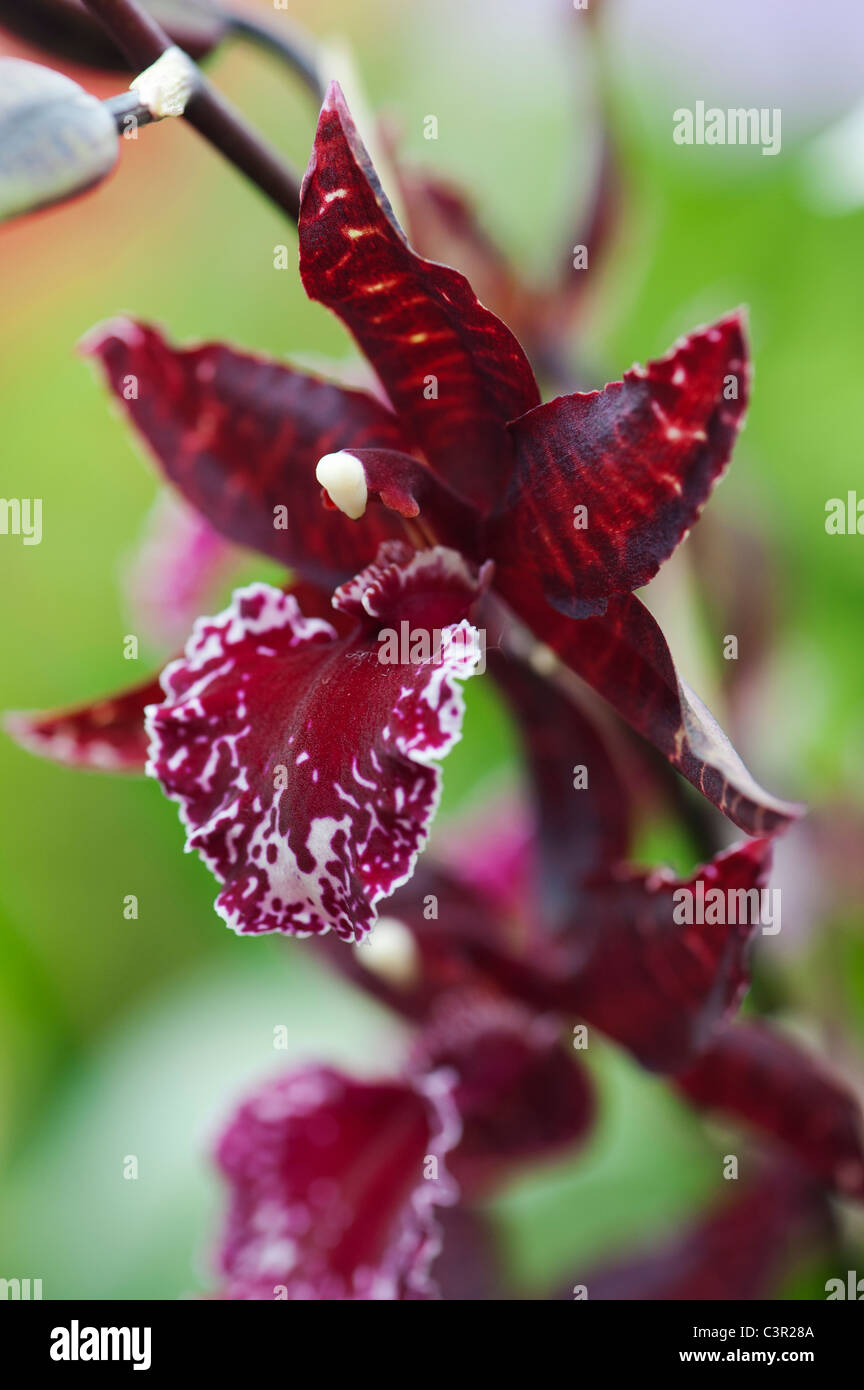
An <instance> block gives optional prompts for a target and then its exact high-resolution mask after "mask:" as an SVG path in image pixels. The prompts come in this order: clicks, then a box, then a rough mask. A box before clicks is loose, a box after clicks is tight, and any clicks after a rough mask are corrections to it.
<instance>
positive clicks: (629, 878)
mask: <svg viewBox="0 0 864 1390" xmlns="http://www.w3.org/2000/svg"><path fill="white" fill-rule="evenodd" d="M770 855H771V842H770V841H769V840H751V841H748V842H746V843H744V844H741V845H738V846H736V847H734V848H733V849H730V850H727V851H726V852H725V853H724V854H721V855H718V856H717V857H716V858H715V859H713V860H712V861H711V862H710V863H709V864H705V865H703V867H702V868H701V869H699V870H697V872H696V873H695V874H694V875H693V876H692V878H690V879H689V880H687V881H686V882H685V881H682V880H678V879H676V878H674V877H673V876H672V875H671V874H670V873H668V871H666V870H663V871H660V872H658V873H655V874H652V875H648V874H641V873H635V872H634V873H629V874H628V873H624V872H621V873H620V874H619V875H618V877H617V878H613V879H611V880H610V881H609V882H608V883H607V884H606V885H600V884H595V885H593V886H592V887H591V889H590V891H588V892H586V893H585V894H584V896H583V898H582V899H581V901H580V902H579V905H578V908H577V913H578V915H577V918H576V919H575V920H574V922H573V923H572V924H571V927H570V929H569V930H568V932H567V933H565V934H563V935H560V936H558V937H549V936H547V937H545V938H541V939H538V940H535V941H534V942H533V943H532V944H531V945H530V948H529V951H528V952H526V953H525V954H523V955H521V956H520V955H519V954H518V953H516V952H512V951H510V952H508V951H507V950H506V949H505V948H504V946H503V945H502V944H501V943H494V944H491V945H490V944H489V943H488V942H477V941H472V942H470V943H468V944H467V945H466V948H465V949H466V951H467V952H468V953H469V956H470V959H471V960H472V961H473V963H474V964H475V966H476V968H477V969H478V970H480V971H482V972H484V973H485V974H486V975H487V976H488V977H489V978H490V979H494V980H495V981H496V982H497V984H498V986H499V987H500V988H501V989H502V990H503V991H504V992H505V993H508V994H510V995H511V996H512V997H514V998H516V999H522V1000H524V1002H525V1003H527V1004H530V1005H532V1006H533V1007H534V1008H539V1009H549V1010H554V1011H555V1012H557V1013H559V1014H563V1015H571V1016H577V1017H580V1018H583V1019H584V1020H585V1021H586V1022H587V1023H589V1024H591V1025H593V1026H595V1027H597V1028H599V1029H600V1030H601V1031H602V1032H604V1033H606V1034H607V1036H609V1037H610V1038H614V1039H615V1041H616V1042H618V1043H620V1044H621V1045H622V1046H623V1047H626V1048H628V1049H629V1050H630V1051H631V1052H632V1053H633V1054H634V1055H635V1056H636V1057H637V1058H638V1059H639V1061H640V1062H641V1063H642V1064H643V1065H644V1066H646V1067H648V1068H649V1069H650V1070H656V1071H679V1070H681V1069H682V1068H683V1067H685V1066H687V1065H688V1063H689V1062H690V1061H692V1059H693V1058H694V1057H695V1055H696V1054H698V1053H699V1052H701V1051H702V1050H703V1049H704V1048H705V1047H706V1046H708V1045H709V1043H710V1042H711V1039H712V1037H713V1034H714V1031H715V1029H716V1028H717V1027H718V1026H719V1025H720V1024H721V1023H723V1022H724V1021H725V1020H726V1019H727V1018H728V1017H729V1016H730V1015H731V1014H732V1013H733V1011H734V1010H735V1009H736V1008H737V1007H738V1005H739V1004H740V1002H741V999H742V996H743V994H744V991H745V989H746V987H747V984H748V972H747V958H748V954H749V947H750V942H751V940H752V937H753V934H754V932H755V931H756V930H757V929H758V920H759V914H758V913H754V912H753V911H752V908H751V907H750V906H749V904H748V905H747V907H746V910H745V906H744V903H743V900H741V906H740V907H739V905H738V904H739V899H737V898H736V899H734V900H733V899H731V898H730V896H729V895H730V893H731V892H733V891H734V890H738V891H744V892H751V891H752V890H753V889H761V888H762V887H763V885H764V884H765V882H766V878H767V873H768V869H769V866H770ZM682 890H686V893H687V897H686V898H682V896H681V893H682ZM718 890H719V892H720V894H722V900H721V899H719V898H714V897H711V896H709V895H712V894H714V893H716V892H717V891H718ZM675 895H678V896H675ZM703 895H704V896H703ZM700 900H701V901H702V902H703V905H704V906H703V908H701V909H700V907H699V906H698V904H699V902H700ZM720 901H722V903H723V909H722V916H723V918H724V919H730V918H731V917H732V916H733V915H734V916H735V917H736V918H738V917H741V916H744V917H746V918H747V920H746V921H744V922H739V921H735V922H732V921H731V920H723V921H719V922H715V920H714V918H715V915H720V914H718V913H717V912H716V909H715V907H713V906H710V905H711V904H715V903H718V902H720ZM733 901H734V904H735V906H734V913H733V910H732V907H731V904H732V902H733ZM685 903H689V904H691V905H692V917H693V918H694V919H695V920H693V921H692V922H691V923H689V924H688V923H687V922H686V921H682V918H683V917H684V912H685V907H684V905H685ZM759 906H760V908H761V903H760V905H759ZM700 917H702V918H707V920H704V921H702V922H700V921H699V920H698V919H699V918H700ZM754 917H755V918H756V921H754Z"/></svg>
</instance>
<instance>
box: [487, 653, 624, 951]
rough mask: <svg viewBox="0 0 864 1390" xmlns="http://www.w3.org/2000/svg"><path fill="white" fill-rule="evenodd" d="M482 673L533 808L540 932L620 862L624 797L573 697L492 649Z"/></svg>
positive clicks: (607, 755)
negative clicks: (516, 740)
mask: <svg viewBox="0 0 864 1390" xmlns="http://www.w3.org/2000/svg"><path fill="white" fill-rule="evenodd" d="M488 665H489V670H490V672H491V674H492V676H493V677H494V679H495V681H496V682H497V684H498V685H499V686H500V688H501V690H502V691H503V692H504V695H505V696H506V699H507V702H508V704H509V705H510V707H511V709H512V711H513V714H514V716H515V719H516V726H517V729H518V731H519V735H520V737H521V740H522V744H523V748H524V752H525V756H526V759H527V763H528V770H529V774H530V781H531V787H532V791H533V794H534V803H535V808H536V826H537V833H536V843H537V865H536V868H537V886H538V896H539V897H540V899H541V900H542V903H543V921H544V925H545V926H546V927H547V928H552V929H560V928H562V927H563V926H565V925H566V924H567V923H568V922H569V921H572V918H573V914H574V912H575V904H576V900H577V897H578V895H579V893H580V891H581V890H582V888H583V886H584V885H585V884H586V882H588V881H589V880H590V879H591V878H596V877H598V876H599V877H602V876H603V875H607V876H608V874H609V873H610V872H611V871H612V869H613V868H615V867H617V866H618V864H619V863H620V862H621V861H622V860H623V859H624V858H625V857H626V855H627V851H628V848H629V844H630V825H629V805H630V797H629V794H628V792H627V790H626V788H625V787H624V784H623V782H622V779H621V777H620V775H619V772H618V769H617V767H616V765H615V762H614V761H613V758H612V754H611V751H610V749H609V747H608V745H607V743H606V741H605V740H604V739H603V738H602V737H601V735H600V732H599V730H598V729H597V727H596V725H595V724H593V723H592V721H591V720H590V719H589V717H588V715H587V714H586V713H585V712H584V711H583V709H582V708H581V706H580V705H578V704H577V703H576V697H575V696H573V697H572V698H570V697H568V696H567V695H565V694H564V693H563V692H562V691H560V690H559V689H558V688H557V687H556V686H554V685H553V684H552V683H551V682H550V681H549V680H545V679H544V678H543V677H542V676H540V675H538V674H536V673H535V672H534V671H533V670H532V669H531V668H530V667H529V666H528V665H526V664H525V663H523V662H521V661H516V660H510V659H507V658H506V657H504V656H502V655H500V654H499V653H497V652H495V651H490V653H489V657H488Z"/></svg>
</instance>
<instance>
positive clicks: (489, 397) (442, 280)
mask: <svg viewBox="0 0 864 1390" xmlns="http://www.w3.org/2000/svg"><path fill="white" fill-rule="evenodd" d="M300 274H301V277H302V280H303V284H304V285H305V287H306V292H307V294H308V295H309V296H310V298H312V299H317V300H318V301H319V302H320V303H322V304H325V305H326V306H327V307H328V308H329V309H332V310H333V311H334V313H336V314H338V315H339V317H340V318H341V319H342V321H343V323H345V324H346V326H347V327H348V328H349V329H350V330H351V332H352V333H353V334H354V337H355V338H356V339H357V341H358V343H359V344H360V346H361V348H362V349H363V351H364V352H365V354H366V356H367V357H368V358H369V361H370V362H371V363H372V365H373V367H374V368H375V370H376V371H377V373H378V376H379V377H380V379H381V382H382V384H383V385H384V387H385V389H386V391H387V394H388V396H389V398H390V400H391V402H392V404H393V406H394V408H395V409H396V411H397V412H398V413H399V416H400V418H401V419H402V421H403V422H404V424H405V428H406V430H407V431H408V433H409V434H410V436H411V439H412V440H413V442H414V443H415V444H417V445H419V446H420V447H421V448H422V449H423V451H424V453H425V454H426V457H427V458H428V460H429V462H430V463H431V464H433V466H434V467H435V468H437V469H439V470H440V471H441V472H442V473H443V474H444V476H445V477H447V478H448V479H449V480H450V481H452V482H453V483H454V484H455V485H457V486H458V487H459V489H460V490H461V491H462V492H463V493H464V494H465V495H466V496H467V497H469V498H470V499H471V501H473V502H475V503H477V504H478V505H480V506H484V507H488V506H490V505H491V504H492V503H493V502H494V501H495V500H496V499H497V498H498V497H499V496H500V495H501V494H502V492H503V489H504V487H505V486H506V482H507V478H508V475H509V470H510V467H511V461H512V451H511V446H510V442H509V439H508V436H507V432H506V430H505V428H504V424H505V422H506V421H507V420H510V419H513V417H514V416H516V415H521V414H523V413H524V412H525V411H527V410H530V409H531V408H532V407H533V406H535V405H537V404H538V402H539V400H540V396H539V393H538V390H537V385H536V382H535V381H534V377H533V374H532V372H531V368H530V367H529V365H528V362H527V359H526V358H525V355H524V353H523V352H522V349H521V348H520V346H519V344H518V343H517V341H516V339H515V338H514V337H513V335H512V334H511V333H510V331H509V329H507V328H506V327H505V326H504V324H503V323H501V321H500V320H499V319H497V318H496V317H495V315H494V314H491V313H490V312H489V310H488V309H484V307H483V306H482V304H480V303H479V302H478V300H477V298H476V296H475V294H474V292H473V290H472V289H471V286H470V285H469V284H468V281H467V280H466V279H465V278H464V276H462V275H460V274H459V273H458V272H457V271H455V270H451V269H450V268H449V267H448V266H443V265H437V264H436V263H435V262H433V261H424V260H422V259H421V258H420V257H419V256H417V255H415V253H414V252H413V251H412V250H411V247H410V246H409V245H408V243H407V241H406V240H405V237H404V235H403V233H402V230H401V228H400V227H399V226H398V224H397V223H396V221H395V218H394V216H393V212H392V209H391V207H390V205H389V203H388V202H387V199H386V197H385V196H384V193H383V192H382V190H381V187H380V185H379V183H378V179H377V177H376V175H375V171H374V170H373V168H372V165H371V163H370V161H369V156H368V154H367V152H366V150H365V148H364V146H363V144H362V142H361V140H360V138H359V136H358V134H357V131H356V129H355V126H354V122H353V121H352V119H351V115H350V112H349V111H348V108H347V106H346V105H345V100H344V97H343V96H342V93H341V91H340V89H339V87H338V85H337V84H336V83H333V84H332V85H331V86H330V89H329V91H328V93H327V98H326V100H325V102H324V105H323V107H322V110H321V117H320V120H319V123H318V131H317V134H316V137H315V145H314V147H313V150H312V157H311V159H310V161H309V167H308V169H307V171H306V176H305V179H304V181H303V189H302V195H301V207H300Z"/></svg>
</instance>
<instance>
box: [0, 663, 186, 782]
mask: <svg viewBox="0 0 864 1390" xmlns="http://www.w3.org/2000/svg"><path fill="white" fill-rule="evenodd" d="M161 699H162V687H161V685H160V684H159V677H158V676H151V677H150V679H149V680H146V681H142V683H141V684H140V685H136V686H133V687H132V688H131V689H130V690H125V691H123V692H122V693H121V694H119V695H109V696H106V697H105V698H104V699H102V700H94V701H93V702H91V703H90V704H86V705H76V706H75V707H74V708H73V709H67V710H55V711H54V712H53V713H50V714H17V713H16V714H7V715H6V717H5V719H4V721H3V723H4V727H5V729H6V731H7V733H9V734H11V736H12V737H13V738H14V739H15V741H16V743H20V744H21V746H22V748H28V749H29V750H30V752H31V753H38V754H40V755H41V756H42V757H43V758H53V759H54V761H55V762H58V763H68V764H69V765H70V766H72V767H89V768H99V769H102V770H107V771H111V772H143V771H144V766H145V764H146V762H147V734H146V731H145V728H144V711H145V709H146V708H147V706H148V705H152V704H153V703H154V701H156V700H161Z"/></svg>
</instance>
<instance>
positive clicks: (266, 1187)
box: [217, 995, 593, 1300]
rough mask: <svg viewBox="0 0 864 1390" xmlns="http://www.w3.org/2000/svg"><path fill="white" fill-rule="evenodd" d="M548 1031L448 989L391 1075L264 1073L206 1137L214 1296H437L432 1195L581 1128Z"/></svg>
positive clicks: (583, 1085)
mask: <svg viewBox="0 0 864 1390" xmlns="http://www.w3.org/2000/svg"><path fill="white" fill-rule="evenodd" d="M558 1032H559V1030H558V1029H557V1028H556V1027H555V1026H554V1023H553V1021H552V1020H551V1019H546V1020H544V1019H538V1018H532V1017H531V1016H530V1015H528V1014H526V1013H525V1011H524V1010H521V1009H520V1008H518V1007H517V1006H514V1005H511V1004H507V1003H504V1002H501V1001H495V1000H490V999H488V998H484V997H482V996H480V997H474V996H465V997H461V996H457V995H452V996H450V997H449V998H448V1000H447V1001H446V1006H445V1007H444V1009H443V1011H442V1012H441V1013H440V1014H439V1015H438V1017H437V1018H436V1020H435V1022H434V1024H433V1025H431V1026H430V1027H429V1028H428V1029H427V1030H426V1031H425V1032H424V1033H423V1034H422V1035H421V1037H420V1038H419V1040H418V1043H417V1045H416V1047H415V1049H414V1052H413V1054H412V1056H411V1058H410V1059H409V1063H408V1065H407V1067H406V1071H405V1075H404V1076H403V1077H402V1078H393V1079H388V1080H375V1081H358V1080H353V1079H351V1078H349V1077H346V1076H343V1075H342V1074H340V1073H338V1072H335V1071H333V1070H332V1069H329V1068H323V1067H312V1068H306V1069H304V1070H302V1071H299V1072H295V1073H292V1074H289V1075H288V1076H283V1077H281V1078H279V1079H278V1080H277V1081H275V1082H273V1083H271V1084H270V1085H268V1086H266V1087H264V1088H263V1089H262V1090H261V1091H260V1092H259V1093H258V1094H257V1095H256V1096H254V1097H253V1098H252V1099H251V1100H248V1101H247V1102H246V1103H245V1104H244V1105H243V1106H242V1107H241V1109H240V1110H239V1111H238V1113H237V1115H236V1116H235V1117H234V1119H233V1121H232V1122H231V1124H230V1125H229V1127H228V1129H227V1130H226V1132H225V1133H224V1135H223V1137H222V1139H221V1141H220V1143H219V1147H218V1152H217V1161H218V1164H219V1167H220V1168H221V1170H222V1172H223V1174H224V1175H225V1176H226V1178H227V1179H228V1181H229V1183H230V1187H231V1205H230V1209H229V1213H228V1220H227V1227H226V1230H225V1234H224V1237H223V1241H222V1244H221V1247H220V1252H219V1274H220V1278H221V1284H220V1289H219V1294H218V1296H220V1297H222V1298H228V1299H259V1300H265V1299H274V1298H275V1299H280V1298H282V1299H315V1300H321V1299H336V1300H358V1299H362V1300H368V1299H375V1300H394V1299H396V1300H398V1299H417V1298H430V1297H435V1296H436V1294H437V1288H436V1284H435V1282H434V1280H433V1279H432V1278H430V1267H431V1265H432V1262H433V1260H434V1259H435V1258H436V1257H437V1256H438V1254H439V1252H440V1249H441V1231H440V1228H439V1223H438V1220H437V1217H438V1216H439V1215H440V1212H439V1210H438V1209H439V1208H441V1207H448V1206H452V1205H453V1204H454V1203H455V1202H456V1201H457V1200H460V1198H461V1199H462V1200H466V1199H467V1200H472V1199H476V1198H477V1197H478V1196H479V1195H480V1194H481V1193H483V1194H486V1193H487V1192H488V1190H489V1188H490V1185H492V1184H493V1183H497V1182H500V1181H501V1180H502V1179H503V1178H505V1177H506V1176H508V1175H509V1174H510V1173H511V1172H512V1171H513V1170H514V1168H515V1167H516V1166H518V1165H520V1164H523V1163H525V1162H526V1161H528V1160H530V1159H533V1158H538V1157H544V1156H548V1155H550V1154H552V1153H554V1152H557V1151H560V1150H561V1149H562V1148H567V1147H573V1146H574V1145H576V1144H578V1143H579V1142H580V1141H581V1140H582V1139H583V1138H584V1137H585V1135H586V1133H587V1132H588V1130H589V1129H590V1125H591V1120H592V1118H593V1091H592V1088H591V1085H590V1082H589V1081H588V1079H587V1077H586V1075H585V1073H584V1072H583V1070H582V1069H581V1068H577V1067H576V1066H575V1065H573V1064H572V1063H571V1061H570V1059H569V1058H568V1057H567V1055H566V1054H565V1052H564V1051H563V1050H562V1048H561V1045H560V1042H559V1039H558ZM454 1178H455V1179H456V1180H457V1181H458V1186H457V1183H456V1182H454ZM464 1210H465V1211H466V1212H467V1211H468V1210H469V1209H468V1208H467V1207H466V1208H464Z"/></svg>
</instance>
